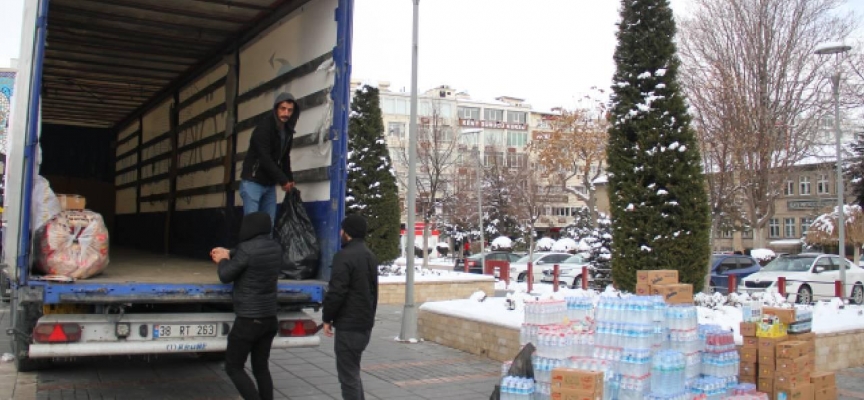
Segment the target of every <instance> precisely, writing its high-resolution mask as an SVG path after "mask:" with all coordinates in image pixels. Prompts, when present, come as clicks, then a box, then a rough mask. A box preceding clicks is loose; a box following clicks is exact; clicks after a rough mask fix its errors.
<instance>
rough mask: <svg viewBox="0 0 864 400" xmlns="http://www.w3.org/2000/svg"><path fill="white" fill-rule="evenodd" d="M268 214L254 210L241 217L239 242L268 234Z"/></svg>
mask: <svg viewBox="0 0 864 400" xmlns="http://www.w3.org/2000/svg"><path fill="white" fill-rule="evenodd" d="M270 229H271V225H270V214H267V213H266V212H262V211H259V212H254V213H251V214H249V215H246V216H244V217H243V223H242V224H240V235H239V237H238V239H240V242H245V241H248V240H251V239H254V238H255V237H258V236H261V235H269V234H270Z"/></svg>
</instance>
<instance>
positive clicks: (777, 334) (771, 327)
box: [756, 317, 789, 339]
mask: <svg viewBox="0 0 864 400" xmlns="http://www.w3.org/2000/svg"><path fill="white" fill-rule="evenodd" d="M771 318H772V319H776V317H771ZM788 333H789V327H788V326H787V325H786V324H784V323H782V322H780V320H775V321H773V322H761V323H759V325H758V326H757V327H756V337H759V338H774V339H776V338H781V337H786V336H787V335H788Z"/></svg>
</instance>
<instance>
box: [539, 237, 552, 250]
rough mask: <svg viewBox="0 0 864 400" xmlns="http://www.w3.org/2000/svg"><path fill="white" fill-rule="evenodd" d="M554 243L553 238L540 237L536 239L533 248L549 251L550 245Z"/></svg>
mask: <svg viewBox="0 0 864 400" xmlns="http://www.w3.org/2000/svg"><path fill="white" fill-rule="evenodd" d="M554 245H555V239H552V238H548V237H544V238H540V240H538V241H537V245H536V246H535V248H536V249H537V251H549V250H552V246H554Z"/></svg>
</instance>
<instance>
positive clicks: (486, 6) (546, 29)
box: [0, 0, 864, 109]
mask: <svg viewBox="0 0 864 400" xmlns="http://www.w3.org/2000/svg"><path fill="white" fill-rule="evenodd" d="M671 2H672V6H673V8H674V9H675V12H676V13H679V14H680V13H686V10H687V7H688V4H689V3H690V2H691V0H671ZM22 4H23V0H0V9H2V10H3V15H4V17H3V21H2V23H0V67H8V65H9V59H10V58H15V57H17V56H18V51H19V46H20V30H21V22H20V17H17V18H16V17H13V16H20V15H22V7H23V6H22ZM528 5H530V6H528ZM618 5H619V1H614V0H533V1H524V0H519V1H517V0H423V1H421V2H420V68H419V87H420V90H421V91H423V90H426V89H429V88H431V87H433V86H437V85H440V84H447V85H450V86H451V87H454V88H456V89H457V90H463V91H467V92H468V93H470V94H471V95H472V96H473V97H475V98H479V99H487V100H488V99H492V98H494V97H497V96H501V95H507V96H513V97H521V98H525V99H527V100H528V102H529V103H531V104H533V105H534V106H535V108H539V109H549V108H551V107H555V106H565V107H572V106H573V104H574V98H577V97H580V96H581V95H584V94H585V93H587V92H588V91H590V89H591V87H592V86H598V87H608V86H609V84H610V82H611V78H612V74H613V72H614V65H613V63H612V53H613V52H614V50H615V21H616V20H617V18H618ZM411 9H412V2H411V1H410V0H355V21H354V54H353V61H354V70H353V74H352V76H353V77H354V78H355V79H362V80H368V81H389V82H391V84H392V86H393V88H394V89H397V90H398V89H399V88H402V87H404V88H406V90H407V89H408V88H409V86H410V79H411V23H412V14H411ZM845 11H855V12H856V13H857V14H858V15H859V16H862V18H864V0H847V5H846V6H845V7H844V12H845ZM856 36H857V37H858V38H864V34H862V31H861V30H859V31H858V33H857V34H856Z"/></svg>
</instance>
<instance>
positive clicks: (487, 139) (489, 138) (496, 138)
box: [483, 129, 504, 147]
mask: <svg viewBox="0 0 864 400" xmlns="http://www.w3.org/2000/svg"><path fill="white" fill-rule="evenodd" d="M483 140H484V142H483V145H485V146H497V147H500V146H501V145H503V144H504V130H502V129H485V130H483Z"/></svg>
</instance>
